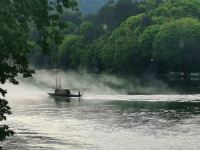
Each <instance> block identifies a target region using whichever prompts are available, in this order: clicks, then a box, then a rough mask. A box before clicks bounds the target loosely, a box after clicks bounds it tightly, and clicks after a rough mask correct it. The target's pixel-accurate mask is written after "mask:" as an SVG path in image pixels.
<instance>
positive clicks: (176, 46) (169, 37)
mask: <svg viewBox="0 0 200 150" xmlns="http://www.w3.org/2000/svg"><path fill="white" fill-rule="evenodd" d="M154 57H155V60H156V62H157V66H158V71H159V72H163V71H164V72H166V71H179V72H183V73H184V75H185V77H186V76H187V75H188V74H190V73H191V72H197V71H200V67H199V65H194V64H199V63H200V61H199V58H200V22H199V20H197V19H193V18H181V19H178V20H176V21H172V22H170V23H166V24H164V25H162V27H161V29H160V31H159V32H158V34H157V35H156V37H155V41H154Z"/></svg>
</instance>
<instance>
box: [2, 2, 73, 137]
mask: <svg viewBox="0 0 200 150" xmlns="http://www.w3.org/2000/svg"><path fill="white" fill-rule="evenodd" d="M75 5H76V2H75V1H73V0H53V1H48V0H1V1H0V6H1V9H0V27H1V28H0V85H2V84H5V83H6V82H11V83H13V84H18V81H17V80H16V79H15V77H16V76H18V75H19V74H21V75H23V77H24V78H26V77H30V76H31V74H32V73H33V72H34V71H33V70H31V69H30V68H29V64H28V60H27V54H28V53H29V52H30V50H32V49H33V42H31V38H30V28H31V27H36V28H37V30H38V33H39V36H38V37H39V38H37V40H36V41H35V42H37V43H38V45H40V48H41V49H43V50H47V49H48V48H49V47H50V44H51V43H52V41H53V43H57V44H58V43H59V41H61V38H60V36H59V31H60V28H61V27H62V26H63V25H62V24H61V23H60V22H59V21H58V19H59V16H60V14H61V13H62V12H63V8H65V7H71V6H72V7H74V6H75ZM6 93H7V91H6V90H4V89H2V88H1V87H0V94H1V95H0V122H2V121H3V120H6V115H9V114H11V111H10V107H9V106H8V102H7V101H6V100H5V99H4V97H5V94H6ZM13 133H14V132H13V131H12V130H10V129H9V127H8V126H6V125H2V124H0V141H2V140H4V139H5V138H6V137H7V136H10V135H13Z"/></svg>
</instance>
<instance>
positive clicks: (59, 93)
mask: <svg viewBox="0 0 200 150" xmlns="http://www.w3.org/2000/svg"><path fill="white" fill-rule="evenodd" d="M48 94H49V95H50V96H54V97H81V96H82V94H81V93H80V91H79V92H78V94H72V93H71V91H70V89H55V91H54V93H48Z"/></svg>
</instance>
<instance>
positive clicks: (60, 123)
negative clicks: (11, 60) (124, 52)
mask: <svg viewBox="0 0 200 150" xmlns="http://www.w3.org/2000/svg"><path fill="white" fill-rule="evenodd" d="M21 86H22V87H23V88H22V87H20V86H13V87H9V94H8V97H7V98H8V99H9V102H10V105H11V106H12V111H13V115H12V116H9V117H8V120H7V122H6V123H7V124H9V125H10V127H11V128H12V129H13V130H14V131H15V132H16V134H15V136H13V137H11V138H8V140H6V141H5V142H3V143H1V145H2V147H3V149H4V150H161V149H162V150H199V147H200V142H199V141H200V95H137V96H136V95H135V96H127V95H116V94H114V95H109V94H107V95H96V94H91V93H86V94H85V95H84V96H83V97H82V98H81V99H80V100H79V99H76V98H75V99H70V100H69V99H68V100H65V99H64V100H63V99H54V98H52V97H49V96H48V95H47V94H46V92H47V91H48V90H46V89H45V90H41V88H40V89H39V88H36V87H32V86H27V85H26V86H23V85H21Z"/></svg>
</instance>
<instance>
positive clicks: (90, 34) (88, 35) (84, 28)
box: [80, 21, 94, 41]
mask: <svg viewBox="0 0 200 150" xmlns="http://www.w3.org/2000/svg"><path fill="white" fill-rule="evenodd" d="M80 33H81V35H83V36H84V37H85V39H86V40H87V41H91V40H93V39H94V24H93V23H92V22H88V21H84V22H83V23H82V24H81V26H80Z"/></svg>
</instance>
